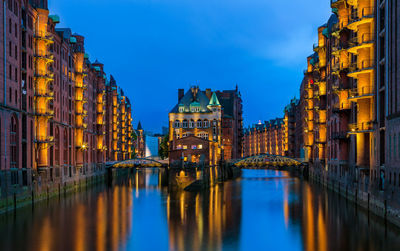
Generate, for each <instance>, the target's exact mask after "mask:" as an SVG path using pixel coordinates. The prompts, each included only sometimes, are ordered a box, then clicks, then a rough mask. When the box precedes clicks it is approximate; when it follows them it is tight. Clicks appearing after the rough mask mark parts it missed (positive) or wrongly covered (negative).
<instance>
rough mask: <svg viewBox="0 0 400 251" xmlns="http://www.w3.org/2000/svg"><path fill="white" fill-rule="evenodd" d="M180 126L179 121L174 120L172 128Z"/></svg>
mask: <svg viewBox="0 0 400 251" xmlns="http://www.w3.org/2000/svg"><path fill="white" fill-rule="evenodd" d="M180 126H181V123H180V122H179V120H175V124H174V127H175V128H179V127H180Z"/></svg>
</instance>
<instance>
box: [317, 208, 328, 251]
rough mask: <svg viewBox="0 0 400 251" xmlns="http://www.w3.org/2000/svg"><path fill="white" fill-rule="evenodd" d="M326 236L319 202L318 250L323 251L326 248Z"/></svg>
mask: <svg viewBox="0 0 400 251" xmlns="http://www.w3.org/2000/svg"><path fill="white" fill-rule="evenodd" d="M326 239H327V236H326V226H325V221H324V217H323V213H322V206H321V203H319V210H318V244H319V247H318V250H319V251H325V250H328V248H327V240H326Z"/></svg>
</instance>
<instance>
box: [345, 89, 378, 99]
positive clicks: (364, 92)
mask: <svg viewBox="0 0 400 251" xmlns="http://www.w3.org/2000/svg"><path fill="white" fill-rule="evenodd" d="M349 94H350V98H356V97H363V96H371V95H373V94H374V88H373V86H363V87H358V88H354V89H351V90H350V93H349Z"/></svg>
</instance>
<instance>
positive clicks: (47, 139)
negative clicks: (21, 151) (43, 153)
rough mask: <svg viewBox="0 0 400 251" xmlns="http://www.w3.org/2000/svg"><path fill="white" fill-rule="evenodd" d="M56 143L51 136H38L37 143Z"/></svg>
mask: <svg viewBox="0 0 400 251" xmlns="http://www.w3.org/2000/svg"><path fill="white" fill-rule="evenodd" d="M53 141H54V137H51V136H36V137H35V143H51V142H53Z"/></svg>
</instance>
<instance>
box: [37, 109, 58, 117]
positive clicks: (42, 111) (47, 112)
mask: <svg viewBox="0 0 400 251" xmlns="http://www.w3.org/2000/svg"><path fill="white" fill-rule="evenodd" d="M35 115H36V116H43V117H53V116H54V111H51V110H48V109H36V111H35Z"/></svg>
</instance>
